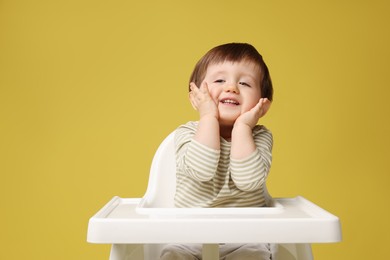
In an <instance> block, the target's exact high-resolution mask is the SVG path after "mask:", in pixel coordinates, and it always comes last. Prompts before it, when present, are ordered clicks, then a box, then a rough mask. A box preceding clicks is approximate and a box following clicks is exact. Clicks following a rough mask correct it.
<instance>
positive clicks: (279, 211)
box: [87, 196, 341, 244]
mask: <svg viewBox="0 0 390 260" xmlns="http://www.w3.org/2000/svg"><path fill="white" fill-rule="evenodd" d="M141 202H142V199H140V198H120V197H114V198H113V199H112V200H111V201H109V202H108V203H107V204H106V205H105V206H104V207H103V208H102V209H101V210H99V212H97V213H96V214H95V215H94V216H93V217H92V218H91V219H90V220H89V225H88V236H87V240H88V242H91V243H108V244H115V243H139V244H144V243H250V242H258V243H262V242H268V243H328V242H339V241H340V240H341V227H340V221H339V219H338V218H337V217H336V216H334V215H332V214H331V213H329V212H327V211H325V210H323V209H322V208H320V207H318V206H317V205H315V204H313V203H312V202H310V201H308V200H306V199H305V198H303V197H300V196H298V197H295V198H278V199H274V206H273V207H264V208H207V209H205V208H201V209H178V208H163V209H158V208H154V209H153V208H148V209H142V207H141V206H142V203H141ZM140 205H141V206H140ZM188 234H191V236H189V235H188Z"/></svg>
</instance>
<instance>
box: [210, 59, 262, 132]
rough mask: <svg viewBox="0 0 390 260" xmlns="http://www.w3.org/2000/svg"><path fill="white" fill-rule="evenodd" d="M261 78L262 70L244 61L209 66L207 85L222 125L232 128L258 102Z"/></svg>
mask: <svg viewBox="0 0 390 260" xmlns="http://www.w3.org/2000/svg"><path fill="white" fill-rule="evenodd" d="M260 75H261V74H260V68H259V67H258V66H257V65H256V64H255V63H253V62H250V61H245V60H244V61H240V62H235V63H233V62H229V61H226V62H223V63H218V64H211V65H209V67H208V68H207V71H206V76H205V78H204V81H205V82H206V83H207V85H208V89H209V92H210V95H211V98H212V99H213V100H214V102H215V103H216V104H217V106H218V111H219V121H220V124H223V125H233V124H234V122H235V120H236V119H237V118H238V117H239V116H240V115H241V114H243V113H245V112H247V111H249V110H250V109H251V108H253V107H254V106H255V105H256V104H257V103H258V102H259V100H260V98H261V93H260V92H261V91H260V80H261V79H260Z"/></svg>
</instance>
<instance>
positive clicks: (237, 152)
mask: <svg viewBox="0 0 390 260" xmlns="http://www.w3.org/2000/svg"><path fill="white" fill-rule="evenodd" d="M270 104H271V103H270V101H269V100H268V99H260V101H259V102H258V104H257V105H256V106H255V107H254V108H252V109H251V110H250V111H248V112H246V113H244V114H242V115H241V116H240V117H239V118H237V120H236V122H235V124H234V127H233V131H232V141H231V142H232V143H231V145H232V146H231V153H230V158H231V159H230V170H231V177H232V179H233V181H234V183H235V185H236V186H237V188H239V189H241V190H246V191H251V190H255V189H258V188H259V187H261V186H262V185H263V184H264V182H265V179H266V177H267V175H268V171H269V168H270V167H271V160H272V154H271V150H272V135H271V134H270V133H269V132H268V131H266V130H265V129H263V131H262V132H260V133H258V134H257V136H256V137H254V133H253V132H252V131H253V128H254V127H255V126H256V124H257V121H258V120H259V118H261V117H262V116H263V115H265V113H266V112H267V110H268V109H269V106H270ZM256 132H257V131H256ZM255 138H256V139H255Z"/></svg>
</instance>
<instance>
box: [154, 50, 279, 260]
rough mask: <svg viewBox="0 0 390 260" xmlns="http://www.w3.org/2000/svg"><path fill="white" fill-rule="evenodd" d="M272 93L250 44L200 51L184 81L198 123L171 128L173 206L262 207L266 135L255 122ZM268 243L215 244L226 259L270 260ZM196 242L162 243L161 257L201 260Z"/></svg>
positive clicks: (265, 71) (268, 142) (268, 134)
mask: <svg viewBox="0 0 390 260" xmlns="http://www.w3.org/2000/svg"><path fill="white" fill-rule="evenodd" d="M272 96H273V88H272V82H271V78H270V75H269V72H268V68H267V66H266V64H265V62H264V61H263V58H262V56H261V55H260V54H259V53H258V51H257V50H256V49H255V48H254V47H253V46H252V45H250V44H247V43H229V44H224V45H220V46H217V47H215V48H213V49H211V50H210V51H209V52H207V53H206V54H205V55H204V56H203V57H202V58H201V59H200V60H199V62H198V63H197V64H196V66H195V68H194V71H193V73H192V75H191V78H190V87H189V99H190V102H191V104H192V106H193V108H194V109H195V110H196V111H198V113H199V120H198V121H196V122H188V123H187V124H185V125H182V126H180V127H178V129H177V130H176V134H175V147H176V176H177V177H176V178H177V180H176V194H175V206H176V207H263V206H266V203H267V200H266V198H267V194H266V190H265V181H266V178H267V175H268V172H269V170H270V167H271V159H272V154H271V151H272V143H273V140H272V134H271V132H270V131H269V130H268V129H267V128H266V127H265V126H263V125H258V124H257V123H258V121H259V119H260V118H261V117H263V116H264V115H265V114H266V113H267V111H268V110H269V108H270V105H271V101H272ZM273 251H274V245H270V244H221V245H220V257H221V259H225V260H233V259H236V260H244V259H259V260H260V259H261V260H266V259H267V260H269V259H275V257H274V258H272V257H273ZM201 253H202V247H201V245H188V244H172V245H167V246H166V247H165V248H164V249H163V251H162V254H161V259H163V260H168V259H180V260H186V259H188V260H190V259H191V260H195V259H201Z"/></svg>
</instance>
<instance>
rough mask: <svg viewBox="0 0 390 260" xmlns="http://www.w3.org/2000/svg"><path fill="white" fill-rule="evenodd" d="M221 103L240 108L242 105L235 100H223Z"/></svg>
mask: <svg viewBox="0 0 390 260" xmlns="http://www.w3.org/2000/svg"><path fill="white" fill-rule="evenodd" d="M221 103H222V104H229V105H236V106H238V105H239V104H240V103H238V101H236V100H233V99H223V100H221Z"/></svg>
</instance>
